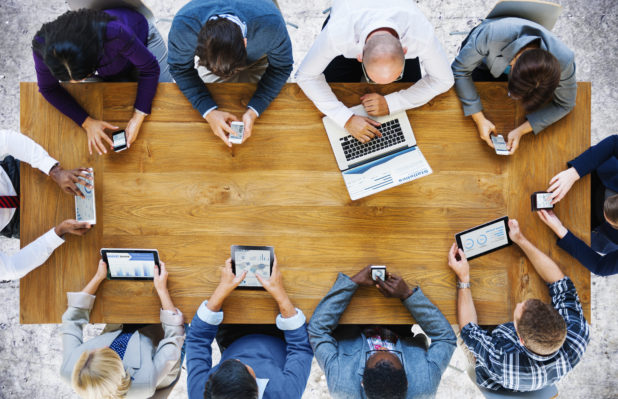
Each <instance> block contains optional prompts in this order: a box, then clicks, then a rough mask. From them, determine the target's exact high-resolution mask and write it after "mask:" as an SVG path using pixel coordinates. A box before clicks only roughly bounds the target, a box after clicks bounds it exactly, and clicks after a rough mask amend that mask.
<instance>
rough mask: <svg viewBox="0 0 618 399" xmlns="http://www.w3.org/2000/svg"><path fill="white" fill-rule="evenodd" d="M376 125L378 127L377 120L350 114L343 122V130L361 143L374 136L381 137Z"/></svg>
mask: <svg viewBox="0 0 618 399" xmlns="http://www.w3.org/2000/svg"><path fill="white" fill-rule="evenodd" d="M378 127H380V124H379V123H378V122H376V121H374V120H373V119H370V118H365V117H364V116H358V115H352V117H351V118H350V119H348V121H347V122H346V124H345V130H347V131H348V132H349V133H350V134H351V135H352V136H354V138H356V140H358V141H360V142H361V143H366V142H368V141H369V140H371V139H372V138H374V137H375V136H378V137H382V133H380V131H379V130H378V129H377V128H378Z"/></svg>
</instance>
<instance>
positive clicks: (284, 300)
mask: <svg viewBox="0 0 618 399" xmlns="http://www.w3.org/2000/svg"><path fill="white" fill-rule="evenodd" d="M275 300H276V301H277V305H278V306H279V313H281V316H282V317H283V318H284V319H288V318H290V317H292V316H294V315H296V308H295V307H294V304H293V303H292V301H291V300H290V297H288V295H287V294H286V293H285V292H284V293H283V294H281V296H279V297H277V298H275Z"/></svg>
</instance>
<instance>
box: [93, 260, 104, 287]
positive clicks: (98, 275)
mask: <svg viewBox="0 0 618 399" xmlns="http://www.w3.org/2000/svg"><path fill="white" fill-rule="evenodd" d="M106 278H107V263H105V262H103V259H100V260H99V266H98V268H97V272H96V273H95V274H94V277H93V278H92V279H93V280H95V281H98V282H101V281H103V280H105V279H106Z"/></svg>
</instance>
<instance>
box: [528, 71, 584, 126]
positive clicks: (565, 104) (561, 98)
mask: <svg viewBox="0 0 618 399" xmlns="http://www.w3.org/2000/svg"><path fill="white" fill-rule="evenodd" d="M576 97H577V81H576V79H575V61H574V60H571V62H570V63H569V65H568V66H567V67H566V68H565V69H564V70H563V71H562V73H561V74H560V83H559V84H558V87H557V88H556V90H555V91H554V96H553V99H552V101H551V102H550V103H549V104H547V105H546V106H544V107H543V108H541V109H539V110H538V111H535V112H532V113H530V114H527V115H526V119H528V122H530V125H531V126H532V130H533V131H534V134H538V133H539V132H540V131H542V130H543V129H545V128H546V127H548V126H550V125H552V124H553V123H555V122H557V121H559V120H560V119H562V118H564V117H565V116H566V115H567V114H568V113H569V112H571V110H572V109H573V107H575V100H576Z"/></svg>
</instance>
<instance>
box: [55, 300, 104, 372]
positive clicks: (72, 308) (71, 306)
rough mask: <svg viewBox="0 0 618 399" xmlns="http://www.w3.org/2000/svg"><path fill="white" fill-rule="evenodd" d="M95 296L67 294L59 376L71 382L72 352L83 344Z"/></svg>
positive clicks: (63, 316) (63, 317)
mask: <svg viewBox="0 0 618 399" xmlns="http://www.w3.org/2000/svg"><path fill="white" fill-rule="evenodd" d="M94 300H95V296H94V295H90V294H86V293H85V292H67V301H68V307H67V310H66V311H65V312H64V314H63V315H62V366H61V369H60V375H61V376H62V378H63V379H64V380H66V381H71V374H72V372H73V367H72V366H73V364H71V363H70V360H71V355H72V353H73V351H74V350H76V349H77V348H79V346H80V345H81V344H83V342H84V336H83V329H84V326H85V325H86V324H88V322H89V321H90V311H91V310H92V306H93V305H94Z"/></svg>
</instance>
